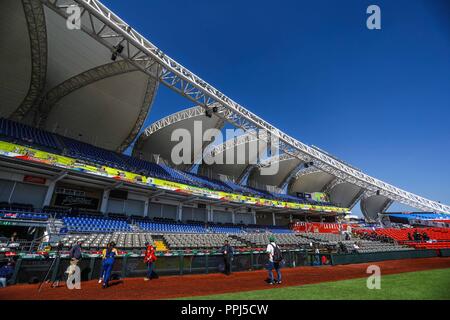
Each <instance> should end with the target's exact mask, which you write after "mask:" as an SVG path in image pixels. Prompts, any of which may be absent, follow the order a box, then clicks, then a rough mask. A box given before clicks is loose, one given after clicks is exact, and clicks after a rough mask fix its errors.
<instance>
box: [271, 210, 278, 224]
mask: <svg viewBox="0 0 450 320" xmlns="http://www.w3.org/2000/svg"><path fill="white" fill-rule="evenodd" d="M272 222H273V225H274V226H276V225H277V223H276V221H275V212H272Z"/></svg>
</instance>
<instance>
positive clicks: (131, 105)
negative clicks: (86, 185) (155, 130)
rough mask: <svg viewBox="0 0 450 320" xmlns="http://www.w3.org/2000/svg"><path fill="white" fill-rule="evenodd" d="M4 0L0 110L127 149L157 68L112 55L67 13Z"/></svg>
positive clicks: (33, 3) (141, 119)
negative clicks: (1, 99)
mask: <svg viewBox="0 0 450 320" xmlns="http://www.w3.org/2000/svg"><path fill="white" fill-rule="evenodd" d="M3 2H4V3H3ZM3 2H2V10H1V13H0V15H1V18H2V19H1V21H2V22H1V24H2V28H0V32H1V33H2V40H5V41H6V42H7V43H8V48H9V50H8V51H7V52H4V50H1V52H0V55H1V56H0V58H2V60H4V61H9V62H10V63H6V64H2V67H1V70H0V71H1V73H2V74H5V73H6V74H11V77H5V78H4V79H8V84H7V86H4V85H0V93H1V94H2V97H5V101H6V103H5V105H4V106H2V109H3V111H4V112H3V113H5V115H4V116H6V117H10V118H12V119H14V120H18V121H22V122H25V123H27V124H32V125H34V126H38V127H41V128H43V129H47V130H50V131H53V132H56V133H59V134H62V135H66V136H69V137H71V138H75V139H77V140H81V141H84V142H88V143H93V144H95V145H97V146H99V147H102V148H106V149H109V150H115V151H123V150H124V149H126V147H127V146H128V145H129V144H130V143H131V142H132V141H133V140H134V138H135V137H136V135H137V134H138V132H139V130H140V128H141V126H142V124H143V123H144V120H145V118H146V116H147V114H148V112H149V110H150V106H151V104H152V102H153V98H154V96H155V94H156V91H157V88H158V82H157V81H156V80H154V77H155V78H156V76H157V75H158V73H159V72H160V70H159V67H157V66H156V64H155V65H154V66H153V68H151V69H150V70H151V72H152V73H153V74H154V77H150V76H149V75H147V74H145V73H144V72H141V71H138V68H137V67H135V66H132V65H130V64H129V63H127V62H124V61H123V60H122V59H121V57H120V56H119V57H117V59H116V60H114V61H113V59H112V52H111V50H110V49H108V48H107V47H106V46H105V45H104V44H102V43H101V42H99V41H97V40H96V39H94V38H93V37H91V36H89V35H88V34H87V33H86V32H84V31H83V30H76V29H75V30H70V29H69V28H67V25H66V24H67V21H66V19H65V18H63V17H61V16H60V15H59V14H57V13H56V12H54V11H53V10H51V9H49V8H48V7H47V6H43V5H42V2H41V1H36V0H24V1H17V0H5V1H3ZM24 4H25V5H24ZM82 19H88V16H87V15H83V17H82ZM3 24H4V26H5V28H3ZM83 25H88V23H85V24H83ZM94 25H95V22H94ZM104 31H105V32H107V31H108V30H104ZM4 33H5V34H4ZM30 39H31V40H30ZM102 41H105V42H109V43H114V44H115V45H117V44H118V43H117V42H118V39H115V38H104V39H103V40H102ZM127 49H128V48H127ZM30 52H31V54H30ZM11 79H12V81H11ZM2 115H3V114H2Z"/></svg>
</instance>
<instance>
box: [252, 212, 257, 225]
mask: <svg viewBox="0 0 450 320" xmlns="http://www.w3.org/2000/svg"><path fill="white" fill-rule="evenodd" d="M252 214H253V224H256V212H253V213H252Z"/></svg>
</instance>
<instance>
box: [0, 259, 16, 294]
mask: <svg viewBox="0 0 450 320" xmlns="http://www.w3.org/2000/svg"><path fill="white" fill-rule="evenodd" d="M14 267H15V263H14V260H12V259H10V260H9V261H8V263H7V264H6V265H4V266H3V267H1V268H0V288H6V286H7V285H8V280H9V279H10V278H11V277H12V276H13V274H14Z"/></svg>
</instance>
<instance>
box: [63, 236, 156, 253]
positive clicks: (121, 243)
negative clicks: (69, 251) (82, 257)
mask: <svg viewBox="0 0 450 320" xmlns="http://www.w3.org/2000/svg"><path fill="white" fill-rule="evenodd" d="M77 241H82V242H83V244H82V247H83V248H84V249H101V248H105V247H106V246H107V245H108V243H110V242H111V241H114V242H115V243H116V246H117V247H118V248H122V249H134V248H144V247H145V243H146V242H149V243H153V238H152V236H151V235H150V234H148V233H124V232H118V233H91V234H70V235H67V236H65V237H63V238H62V239H61V242H62V243H63V245H64V247H66V248H69V247H71V246H72V245H73V244H75V243H76V242H77Z"/></svg>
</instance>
